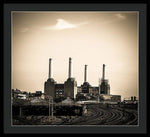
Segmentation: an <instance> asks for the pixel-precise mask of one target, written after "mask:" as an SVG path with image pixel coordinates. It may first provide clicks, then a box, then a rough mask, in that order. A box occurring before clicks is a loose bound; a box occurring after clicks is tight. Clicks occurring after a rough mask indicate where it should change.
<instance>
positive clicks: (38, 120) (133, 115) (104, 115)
mask: <svg viewBox="0 0 150 137" xmlns="http://www.w3.org/2000/svg"><path fill="white" fill-rule="evenodd" d="M87 110H88V113H87V115H84V116H77V117H73V118H72V117H71V118H68V117H61V116H60V117H59V118H58V119H59V121H58V122H55V121H53V122H50V121H49V120H48V119H49V117H48V116H33V115H32V116H30V117H28V118H27V117H22V118H17V119H16V120H19V125H22V124H25V125H137V124H138V114H137V111H135V110H131V109H123V108H120V107H108V108H103V107H101V106H100V105H87Z"/></svg>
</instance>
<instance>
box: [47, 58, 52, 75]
mask: <svg viewBox="0 0 150 137" xmlns="http://www.w3.org/2000/svg"><path fill="white" fill-rule="evenodd" d="M52 77H53V70H52V58H49V77H48V78H52Z"/></svg>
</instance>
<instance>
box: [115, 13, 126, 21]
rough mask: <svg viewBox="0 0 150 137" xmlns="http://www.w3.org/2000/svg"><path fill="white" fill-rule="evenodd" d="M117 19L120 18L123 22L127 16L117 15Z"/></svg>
mask: <svg viewBox="0 0 150 137" xmlns="http://www.w3.org/2000/svg"><path fill="white" fill-rule="evenodd" d="M116 17H117V18H119V19H123V20H124V19H126V16H124V15H122V14H120V13H118V14H116Z"/></svg>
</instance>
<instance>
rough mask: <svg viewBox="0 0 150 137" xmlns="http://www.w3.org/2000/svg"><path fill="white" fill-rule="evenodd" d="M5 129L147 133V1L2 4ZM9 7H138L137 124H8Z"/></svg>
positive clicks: (120, 9) (50, 8)
mask: <svg viewBox="0 0 150 137" xmlns="http://www.w3.org/2000/svg"><path fill="white" fill-rule="evenodd" d="M3 8H4V91H3V95H4V96H3V98H4V106H3V107H4V111H3V113H4V125H3V126H4V133H9V134H10V133H26V134H27V133H38V134H48V133H58V134H60V133H76V134H78V133H88V134H89V133H107V134H112V133H126V134H128V133H146V122H147V115H146V109H147V104H146V101H147V99H146V45H147V43H146V38H147V35H146V29H147V26H146V25H147V24H146V10H147V5H146V4H7V3H6V4H4V7H3ZM12 11H137V12H139V101H140V102H139V126H110V127H108V126H107V127H105V126H100V127H97V126H86V127H85V126H72V127H71V126H69V127H68V126H65V125H64V126H63V125H62V126H11V12H12Z"/></svg>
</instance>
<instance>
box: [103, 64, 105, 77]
mask: <svg viewBox="0 0 150 137" xmlns="http://www.w3.org/2000/svg"><path fill="white" fill-rule="evenodd" d="M104 79H105V64H103V80H104Z"/></svg>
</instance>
